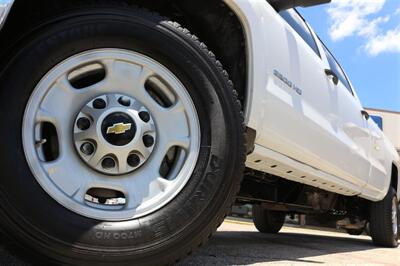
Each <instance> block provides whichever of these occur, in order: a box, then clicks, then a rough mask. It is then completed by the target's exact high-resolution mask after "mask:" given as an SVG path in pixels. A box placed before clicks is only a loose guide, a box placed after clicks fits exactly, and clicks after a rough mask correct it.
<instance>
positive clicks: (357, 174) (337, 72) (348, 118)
mask: <svg viewBox="0 0 400 266" xmlns="http://www.w3.org/2000/svg"><path fill="white" fill-rule="evenodd" d="M323 48H324V51H325V54H326V57H327V60H328V63H329V69H328V70H327V75H328V76H330V78H331V80H332V82H330V86H331V89H333V90H336V93H337V94H336V95H337V104H338V117H339V123H338V129H337V132H336V137H337V141H338V146H341V147H342V149H341V153H340V154H337V159H336V161H337V163H338V165H339V166H340V168H342V169H343V170H344V171H346V172H347V173H348V174H349V175H351V178H352V179H353V180H356V181H357V182H358V183H359V184H360V185H362V186H365V185H366V184H367V182H368V179H369V176H370V168H371V163H370V155H371V134H370V130H369V127H368V121H367V119H368V116H367V113H366V112H365V111H364V109H363V107H362V105H361V103H360V101H359V100H358V98H357V95H356V94H355V92H354V91H353V89H352V87H351V85H350V82H349V81H348V79H347V77H346V75H345V73H344V71H343V69H342V68H341V66H340V65H339V63H338V62H337V61H336V60H335V58H334V57H333V55H332V54H331V53H330V52H329V51H328V49H327V48H326V47H325V46H323Z"/></svg>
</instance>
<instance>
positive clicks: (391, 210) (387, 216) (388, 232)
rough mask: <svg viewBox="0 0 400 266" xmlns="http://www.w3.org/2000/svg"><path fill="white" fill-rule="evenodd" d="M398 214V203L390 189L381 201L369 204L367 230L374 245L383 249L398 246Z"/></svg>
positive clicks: (399, 218)
mask: <svg viewBox="0 0 400 266" xmlns="http://www.w3.org/2000/svg"><path fill="white" fill-rule="evenodd" d="M399 213H400V212H399V201H398V199H397V196H396V191H395V190H394V189H393V188H392V187H391V188H389V191H388V194H387V195H386V197H385V198H384V199H383V200H381V201H379V202H373V203H371V213H370V226H369V228H370V233H371V237H372V241H373V242H374V244H376V245H378V246H384V247H397V246H398V245H399V242H398V241H399V232H400V230H399V229H400V215H399Z"/></svg>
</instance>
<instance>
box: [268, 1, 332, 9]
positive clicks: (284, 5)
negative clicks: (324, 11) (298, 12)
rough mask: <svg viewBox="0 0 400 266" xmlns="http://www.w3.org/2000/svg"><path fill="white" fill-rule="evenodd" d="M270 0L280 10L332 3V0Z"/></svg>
mask: <svg viewBox="0 0 400 266" xmlns="http://www.w3.org/2000/svg"><path fill="white" fill-rule="evenodd" d="M268 2H269V3H270V4H271V5H272V6H273V7H274V8H275V9H276V11H278V12H280V11H283V10H286V9H290V8H295V7H297V6H300V7H310V6H317V5H322V4H327V3H330V2H331V0H268Z"/></svg>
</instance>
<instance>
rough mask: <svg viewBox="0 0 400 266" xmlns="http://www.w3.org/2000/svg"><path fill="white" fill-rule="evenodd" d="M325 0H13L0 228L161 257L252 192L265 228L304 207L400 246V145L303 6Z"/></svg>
mask: <svg viewBox="0 0 400 266" xmlns="http://www.w3.org/2000/svg"><path fill="white" fill-rule="evenodd" d="M327 2H329V0H269V1H266V0H224V1H222V0H220V1H216V0H204V1H187V0H93V1H87V0H73V1H70V0H58V1H52V0H36V1H23V0H1V1H0V27H1V31H0V87H1V90H0V121H1V123H2V125H3V126H2V128H3V129H2V132H1V138H0V147H1V148H0V166H1V169H2V171H1V178H0V202H1V205H0V217H1V218H0V225H1V229H2V231H4V233H5V234H6V235H7V236H9V237H10V238H11V239H13V240H14V241H15V242H16V243H19V244H20V245H21V246H22V247H24V248H25V249H26V250H27V252H26V253H27V254H29V255H31V256H32V257H33V258H34V259H38V260H40V261H45V262H46V263H52V264H62V265H96V266H97V265H165V264H173V263H174V262H176V261H178V260H179V259H181V258H183V257H185V256H186V255H188V254H190V253H192V251H193V250H195V249H196V248H197V247H199V246H201V245H202V244H204V243H205V242H206V241H207V240H208V239H209V238H210V236H211V235H212V234H213V233H214V231H215V230H216V229H217V227H218V226H219V225H220V224H221V223H222V221H223V220H224V218H225V216H226V215H227V214H228V213H229V211H230V209H231V206H232V204H234V203H239V204H242V203H243V204H244V203H245V204H248V203H250V204H253V213H254V222H255V225H256V227H257V228H258V229H259V231H261V232H264V233H276V232H278V231H279V230H280V228H281V227H282V224H283V221H284V217H285V215H286V214H308V215H314V216H315V217H316V218H317V219H321V220H324V221H333V222H337V224H338V226H340V227H342V228H343V229H346V230H347V231H348V232H349V233H350V234H361V233H362V232H363V230H364V229H365V227H366V226H367V224H368V225H369V226H368V227H369V232H370V235H371V236H372V239H373V242H374V243H375V244H377V245H381V246H386V247H396V246H397V245H398V240H399V217H400V215H399V201H398V198H399V193H400V188H399V182H398V181H399V171H398V170H399V168H400V160H399V155H398V154H397V153H396V151H395V149H394V147H393V145H392V144H391V143H390V142H389V141H388V139H387V138H386V137H385V136H384V134H383V133H382V132H381V130H380V129H379V128H378V127H377V126H376V125H375V123H374V122H373V121H372V119H369V118H370V117H369V114H368V113H367V112H366V111H365V110H364V109H363V107H362V105H361V103H360V101H359V99H358V97H357V94H356V92H355V90H354V88H353V86H352V85H351V83H350V81H349V79H348V77H347V76H346V74H345V73H344V71H343V69H342V68H341V66H340V65H339V63H338V62H337V61H336V60H335V58H334V56H333V55H332V54H331V53H330V52H329V50H328V49H327V48H326V47H325V45H324V44H323V43H322V41H321V40H320V39H319V38H318V36H317V35H316V34H315V33H314V32H313V31H312V29H311V27H310V26H309V25H308V24H307V23H306V22H305V21H304V19H303V18H302V17H301V16H300V14H299V13H298V12H297V11H296V9H295V7H296V6H304V7H306V6H310V5H317V4H323V3H327ZM211 51H212V52H211ZM369 78H373V77H369Z"/></svg>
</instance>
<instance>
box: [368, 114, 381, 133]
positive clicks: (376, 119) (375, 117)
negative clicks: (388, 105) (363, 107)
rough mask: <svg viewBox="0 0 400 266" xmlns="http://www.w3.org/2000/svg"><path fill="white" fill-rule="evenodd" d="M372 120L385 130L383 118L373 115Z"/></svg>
mask: <svg viewBox="0 0 400 266" xmlns="http://www.w3.org/2000/svg"><path fill="white" fill-rule="evenodd" d="M371 118H372V120H374V122H375V123H376V124H377V125H378V127H379V128H380V129H381V130H383V118H382V117H380V116H376V115H371Z"/></svg>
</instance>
